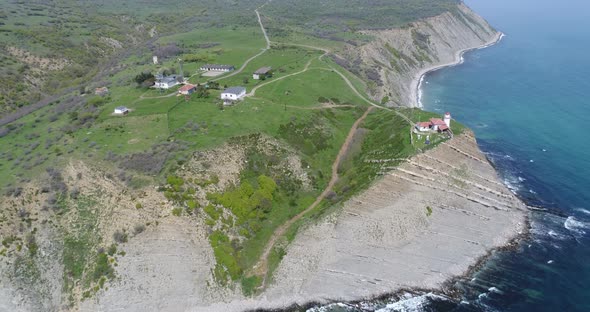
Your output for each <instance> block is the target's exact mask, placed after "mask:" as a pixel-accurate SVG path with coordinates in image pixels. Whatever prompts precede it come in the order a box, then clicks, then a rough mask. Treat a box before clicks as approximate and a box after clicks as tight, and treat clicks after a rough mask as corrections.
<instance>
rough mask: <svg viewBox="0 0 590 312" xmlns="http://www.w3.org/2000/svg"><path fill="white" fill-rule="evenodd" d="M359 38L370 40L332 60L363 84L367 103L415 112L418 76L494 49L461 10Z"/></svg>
mask: <svg viewBox="0 0 590 312" xmlns="http://www.w3.org/2000/svg"><path fill="white" fill-rule="evenodd" d="M362 33H363V34H365V35H368V36H371V37H373V40H371V42H370V43H367V44H365V45H362V46H360V47H348V48H347V49H345V50H344V51H343V52H342V53H340V54H338V55H335V56H334V60H335V61H336V62H337V63H338V64H340V65H342V66H344V67H345V68H347V69H348V70H349V71H351V72H352V73H354V74H356V75H358V76H360V77H362V78H363V80H364V81H367V82H368V83H367V92H368V93H369V94H370V95H371V97H372V98H373V99H374V100H376V101H378V102H381V103H382V104H386V105H388V106H418V103H417V100H416V95H415V91H416V88H417V85H418V80H419V78H420V76H421V75H422V74H423V73H424V72H426V71H428V70H430V69H433V68H437V67H439V66H444V65H449V64H454V63H457V62H458V61H459V60H460V54H461V52H462V51H464V50H468V49H473V48H478V47H481V46H485V45H488V44H491V43H494V42H495V41H497V40H498V39H499V36H500V33H499V32H498V31H496V30H495V29H494V28H493V27H492V26H490V25H489V24H488V22H486V21H485V20H484V19H483V18H482V17H481V16H479V15H477V13H475V12H474V11H472V10H471V9H470V8H469V7H467V6H466V5H464V4H460V5H458V6H457V9H456V10H454V11H452V12H446V13H444V14H441V15H438V16H435V17H431V18H428V19H425V20H421V21H418V22H415V23H412V24H410V25H408V26H407V27H405V28H395V29H388V30H370V31H363V32H362Z"/></svg>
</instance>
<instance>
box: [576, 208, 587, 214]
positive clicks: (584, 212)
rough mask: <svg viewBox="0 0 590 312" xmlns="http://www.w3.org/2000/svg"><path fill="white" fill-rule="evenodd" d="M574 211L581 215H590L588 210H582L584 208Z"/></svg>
mask: <svg viewBox="0 0 590 312" xmlns="http://www.w3.org/2000/svg"><path fill="white" fill-rule="evenodd" d="M576 211H579V212H581V213H583V214H587V215H590V210H587V209H584V208H576Z"/></svg>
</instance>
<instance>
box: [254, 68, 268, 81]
mask: <svg viewBox="0 0 590 312" xmlns="http://www.w3.org/2000/svg"><path fill="white" fill-rule="evenodd" d="M271 71H272V68H270V67H261V68H259V69H258V70H257V71H255V72H254V74H253V75H252V78H254V79H255V80H260V78H261V77H264V78H266V77H267V76H269V75H270V73H271Z"/></svg>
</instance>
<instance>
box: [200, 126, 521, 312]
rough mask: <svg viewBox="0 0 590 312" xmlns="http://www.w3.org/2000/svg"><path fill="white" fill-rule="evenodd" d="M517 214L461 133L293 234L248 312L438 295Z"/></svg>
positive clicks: (512, 230) (505, 236)
mask: <svg viewBox="0 0 590 312" xmlns="http://www.w3.org/2000/svg"><path fill="white" fill-rule="evenodd" d="M526 215H527V208H526V206H525V204H524V203H522V202H521V201H520V200H519V199H518V198H517V197H516V196H515V195H514V194H512V193H511V192H510V191H509V190H508V189H507V188H506V187H505V186H504V185H503V184H502V183H501V180H500V179H499V178H498V175H497V173H496V171H495V170H494V168H493V167H492V166H491V165H490V164H489V162H488V161H487V160H486V158H485V155H484V154H483V153H482V152H481V151H480V150H479V148H478V146H477V143H476V140H475V137H474V136H473V134H472V133H471V132H467V133H465V134H462V135H460V136H457V137H455V138H454V139H453V140H450V141H448V142H446V143H443V144H441V145H439V146H438V147H436V148H435V149H433V150H430V151H428V152H426V153H424V154H420V155H417V156H415V157H413V158H411V159H409V160H408V161H407V162H405V163H404V164H402V165H401V166H400V167H399V168H397V169H396V170H393V171H391V172H390V173H388V174H386V175H385V176H383V178H382V179H381V180H379V181H378V182H377V183H375V184H374V185H373V186H372V187H370V188H369V189H368V190H367V191H366V192H364V193H362V194H360V195H359V196H357V197H355V198H353V199H351V200H349V201H348V202H346V203H345V204H344V205H343V207H342V209H340V210H339V211H338V212H336V213H334V214H331V215H329V216H326V217H325V218H324V219H322V220H319V221H318V223H317V224H314V225H310V226H309V227H307V228H306V229H304V230H301V231H300V232H299V233H298V235H297V237H296V238H295V240H294V241H293V242H292V243H291V244H290V246H289V248H288V252H287V255H286V256H285V258H284V259H283V261H282V262H281V264H280V266H279V268H278V270H277V272H276V273H275V278H274V283H273V284H272V286H271V287H270V288H269V289H268V290H267V291H266V292H265V293H264V294H263V295H262V297H261V298H259V300H260V301H259V302H258V303H256V304H255V305H254V306H256V307H259V306H271V307H272V306H276V305H277V303H281V302H283V303H292V302H299V303H304V302H309V301H323V300H326V299H337V300H355V299H361V298H367V297H372V296H375V295H380V294H384V293H389V292H393V291H396V290H399V289H402V288H430V289H432V288H439V287H441V286H442V285H443V283H444V282H445V281H447V280H449V279H451V278H452V277H455V276H459V275H462V274H465V273H466V272H467V271H468V269H469V267H470V266H472V265H474V264H475V263H476V262H477V261H478V260H479V259H481V258H482V257H484V256H485V255H486V254H487V253H488V252H489V251H490V250H492V249H495V248H499V247H502V246H505V245H506V244H508V243H509V242H510V241H511V240H513V239H514V238H515V237H518V236H519V235H520V234H522V233H524V232H526ZM241 305H245V306H248V302H240V303H239V304H238V303H237V302H232V303H229V304H224V305H223V306H224V307H231V308H237V307H238V306H241ZM279 305H280V304H279ZM254 306H252V307H254ZM196 310H199V309H196ZM219 310H222V308H221V306H219Z"/></svg>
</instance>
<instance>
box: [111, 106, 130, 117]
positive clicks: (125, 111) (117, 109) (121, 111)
mask: <svg viewBox="0 0 590 312" xmlns="http://www.w3.org/2000/svg"><path fill="white" fill-rule="evenodd" d="M114 113H115V114H117V115H127V114H128V113H129V109H128V108H127V107H125V106H117V107H115V111H114Z"/></svg>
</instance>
